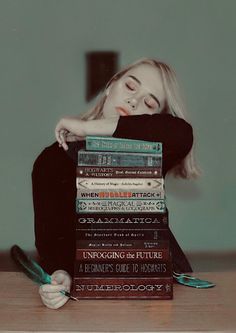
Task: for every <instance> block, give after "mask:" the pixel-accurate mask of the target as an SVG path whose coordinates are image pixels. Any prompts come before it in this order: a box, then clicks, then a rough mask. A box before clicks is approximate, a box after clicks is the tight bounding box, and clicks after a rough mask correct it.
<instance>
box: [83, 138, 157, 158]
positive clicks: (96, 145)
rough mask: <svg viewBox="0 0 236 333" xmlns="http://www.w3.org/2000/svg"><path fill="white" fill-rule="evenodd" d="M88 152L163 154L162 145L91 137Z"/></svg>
mask: <svg viewBox="0 0 236 333" xmlns="http://www.w3.org/2000/svg"><path fill="white" fill-rule="evenodd" d="M86 150H90V151H114V152H116V151H117V152H118V151H120V152H134V153H135V152H137V153H153V154H162V143H161V142H151V141H142V140H132V139H122V138H113V137H109V136H93V135H89V136H87V137H86Z"/></svg>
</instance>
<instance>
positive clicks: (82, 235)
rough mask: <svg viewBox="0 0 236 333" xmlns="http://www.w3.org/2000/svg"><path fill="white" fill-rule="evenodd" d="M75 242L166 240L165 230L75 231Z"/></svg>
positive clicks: (167, 233) (167, 234)
mask: <svg viewBox="0 0 236 333" xmlns="http://www.w3.org/2000/svg"><path fill="white" fill-rule="evenodd" d="M76 239H77V240H92V239H93V240H98V239H100V240H110V239H115V240H122V239H124V240H135V239H140V240H147V239H150V240H168V239H169V230H167V229H122V230H119V229H77V230H76Z"/></svg>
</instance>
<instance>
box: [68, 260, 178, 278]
mask: <svg viewBox="0 0 236 333" xmlns="http://www.w3.org/2000/svg"><path fill="white" fill-rule="evenodd" d="M83 276H87V277H93V276H95V277H109V276H110V277H113V276H117V277H120V276H123V277H132V276H133V277H149V276H156V277H165V276H166V277H167V276H172V263H171V261H170V260H168V261H157V260H153V261H150V260H149V261H147V260H143V261H138V262H135V263H133V262H130V261H123V262H119V263H118V262H109V261H105V262H99V261H98V262H94V263H91V262H90V261H78V260H77V261H75V265H74V277H83Z"/></svg>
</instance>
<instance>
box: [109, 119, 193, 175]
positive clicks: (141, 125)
mask: <svg viewBox="0 0 236 333" xmlns="http://www.w3.org/2000/svg"><path fill="white" fill-rule="evenodd" d="M113 136H114V137H117V138H126V139H136V140H145V141H157V142H162V143H163V174H164V175H165V174H166V172H167V171H168V170H170V169H171V168H173V167H174V166H175V165H176V164H178V163H179V162H180V161H181V160H182V159H183V158H184V157H185V156H186V155H187V154H188V152H189V151H190V149H191V147H192V144H193V131H192V127H191V125H190V124H189V123H187V122H186V121H185V120H183V119H180V118H178V117H174V116H172V115H170V114H155V115H138V116H130V117H120V119H119V122H118V125H117V128H116V130H115V132H114V134H113Z"/></svg>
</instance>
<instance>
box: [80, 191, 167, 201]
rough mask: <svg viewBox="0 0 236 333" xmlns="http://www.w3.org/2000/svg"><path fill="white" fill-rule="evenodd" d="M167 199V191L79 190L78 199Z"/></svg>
mask: <svg viewBox="0 0 236 333" xmlns="http://www.w3.org/2000/svg"><path fill="white" fill-rule="evenodd" d="M91 198H93V199H94V198H95V199H100V200H103V199H116V198H117V199H124V198H125V199H165V191H164V190H160V191H154V190H150V191H144V190H140V191H138V190H130V191H121V190H120V191H119V190H114V191H110V190H94V191H92V190H78V191H77V199H91Z"/></svg>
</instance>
